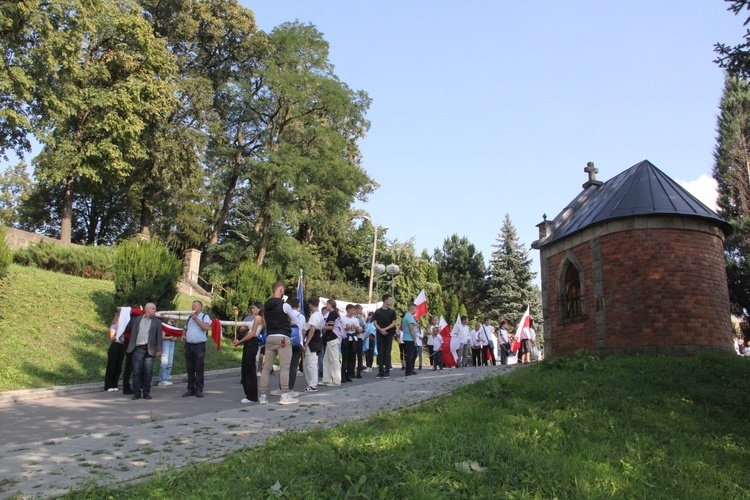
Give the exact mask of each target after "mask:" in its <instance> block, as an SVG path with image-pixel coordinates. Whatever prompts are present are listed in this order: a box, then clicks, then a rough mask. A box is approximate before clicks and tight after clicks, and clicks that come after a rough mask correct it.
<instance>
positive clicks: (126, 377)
mask: <svg viewBox="0 0 750 500" xmlns="http://www.w3.org/2000/svg"><path fill="white" fill-rule="evenodd" d="M123 342H124V344H123V345H125V346H126V348H127V345H128V342H130V340H129V339H125V340H124V341H123ZM132 380H133V353H132V352H126V353H125V370H124V371H123V372H122V390H123V391H132V390H133V387H132V385H130V384H131V381H132Z"/></svg>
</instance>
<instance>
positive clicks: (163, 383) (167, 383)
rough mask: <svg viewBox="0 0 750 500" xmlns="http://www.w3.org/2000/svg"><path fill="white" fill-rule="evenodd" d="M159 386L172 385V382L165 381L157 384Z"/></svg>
mask: <svg viewBox="0 0 750 500" xmlns="http://www.w3.org/2000/svg"><path fill="white" fill-rule="evenodd" d="M159 385H172V382H170V381H169V380H165V381H164V382H159Z"/></svg>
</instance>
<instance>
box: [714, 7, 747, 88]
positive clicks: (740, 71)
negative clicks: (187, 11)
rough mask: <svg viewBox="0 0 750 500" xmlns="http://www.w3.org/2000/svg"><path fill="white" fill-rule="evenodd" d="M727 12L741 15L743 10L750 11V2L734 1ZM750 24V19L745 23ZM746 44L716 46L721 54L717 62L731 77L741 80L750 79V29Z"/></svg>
mask: <svg viewBox="0 0 750 500" xmlns="http://www.w3.org/2000/svg"><path fill="white" fill-rule="evenodd" d="M727 10H730V11H732V12H734V13H735V15H739V14H740V13H741V12H742V11H743V10H746V11H750V0H734V1H732V2H731V5H730V6H729V8H728V9H727ZM748 23H750V17H748V18H746V19H745V22H744V23H743V25H744V26H747V25H748ZM743 38H744V39H745V41H744V42H742V43H740V44H738V45H735V46H734V47H730V46H729V45H726V44H723V43H717V44H715V45H714V51H715V52H716V53H717V54H719V57H718V58H716V60H715V61H714V62H716V63H717V64H718V65H719V66H720V67H722V68H724V69H726V70H727V71H728V72H729V74H730V75H734V76H739V77H741V78H748V77H750V29H748V30H746V31H745V35H744V37H743Z"/></svg>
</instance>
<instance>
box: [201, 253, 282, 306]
mask: <svg viewBox="0 0 750 500" xmlns="http://www.w3.org/2000/svg"><path fill="white" fill-rule="evenodd" d="M275 281H277V278H276V274H275V273H274V272H273V271H271V270H269V269H267V268H264V267H261V266H259V265H258V264H256V263H255V262H253V261H251V260H246V261H245V262H243V263H241V264H240V265H239V267H237V269H236V270H235V271H234V272H231V273H228V276H227V283H226V285H225V287H224V288H225V291H223V292H222V293H221V296H219V297H215V298H214V299H213V301H212V302H211V311H212V312H213V313H214V315H216V317H218V318H220V319H234V310H233V307H236V308H237V309H238V310H239V315H240V317H241V318H242V317H244V315H245V313H247V311H248V310H249V308H250V304H251V303H252V302H258V301H259V302H265V301H266V299H267V298H268V297H270V296H271V285H273V283H274V282H275Z"/></svg>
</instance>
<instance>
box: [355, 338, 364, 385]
mask: <svg viewBox="0 0 750 500" xmlns="http://www.w3.org/2000/svg"><path fill="white" fill-rule="evenodd" d="M364 345H365V341H364V339H360V338H358V339H357V347H356V349H357V377H361V376H362V375H360V374H361V373H362V370H364V369H365V367H364V365H363V364H362V348H363V347H364Z"/></svg>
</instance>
